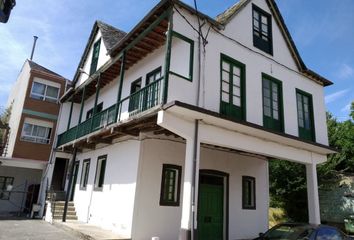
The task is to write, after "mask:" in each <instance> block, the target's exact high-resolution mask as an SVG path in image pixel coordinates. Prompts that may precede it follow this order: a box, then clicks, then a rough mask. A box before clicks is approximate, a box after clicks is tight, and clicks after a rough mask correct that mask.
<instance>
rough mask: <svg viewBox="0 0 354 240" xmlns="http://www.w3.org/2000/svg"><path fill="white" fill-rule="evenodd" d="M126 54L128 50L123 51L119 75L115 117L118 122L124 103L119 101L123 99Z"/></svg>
mask: <svg viewBox="0 0 354 240" xmlns="http://www.w3.org/2000/svg"><path fill="white" fill-rule="evenodd" d="M125 55H126V52H125V51H123V53H122V58H121V63H120V76H119V86H118V94H117V105H116V115H115V119H114V121H115V122H117V120H119V119H120V116H118V114H119V113H120V108H121V107H122V105H121V104H120V103H119V102H120V100H121V99H122V89H123V80H124V72H125Z"/></svg>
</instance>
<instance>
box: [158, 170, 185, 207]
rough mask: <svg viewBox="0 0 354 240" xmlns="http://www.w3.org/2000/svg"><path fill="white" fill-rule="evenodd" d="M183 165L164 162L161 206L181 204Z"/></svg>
mask: <svg viewBox="0 0 354 240" xmlns="http://www.w3.org/2000/svg"><path fill="white" fill-rule="evenodd" d="M181 174H182V167H181V166H177V165H172V164H163V166H162V180H161V193H160V206H179V202H180V192H181Z"/></svg>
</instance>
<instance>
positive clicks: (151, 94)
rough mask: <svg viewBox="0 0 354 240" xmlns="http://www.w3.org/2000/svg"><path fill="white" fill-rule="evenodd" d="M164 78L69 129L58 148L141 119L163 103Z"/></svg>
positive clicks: (59, 136) (61, 138) (60, 135)
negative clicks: (123, 123)
mask: <svg viewBox="0 0 354 240" xmlns="http://www.w3.org/2000/svg"><path fill="white" fill-rule="evenodd" d="M162 82H163V78H160V79H158V80H156V81H154V82H152V83H150V84H149V85H147V86H146V87H144V88H142V89H140V90H139V91H137V92H135V93H133V94H131V95H130V96H128V97H126V98H124V99H122V100H121V101H120V102H118V103H116V104H113V105H112V106H110V107H109V108H106V109H104V110H103V111H101V112H99V113H96V114H95V115H93V116H92V117H91V118H89V119H86V120H85V121H84V122H81V123H80V124H79V125H77V126H75V127H72V128H70V129H68V130H67V131H65V132H63V133H61V134H59V135H58V141H57V147H61V146H63V145H65V144H67V143H70V142H73V141H74V140H76V139H79V138H82V137H84V136H86V135H88V134H91V133H94V132H96V131H99V130H100V129H102V128H105V127H107V126H109V125H112V124H114V123H118V122H121V121H127V120H129V118H132V117H133V116H134V117H139V116H138V115H140V114H142V115H143V113H144V112H145V111H146V110H149V109H151V108H153V107H155V106H157V105H159V104H161V103H162V91H161V89H162V88H161V85H162Z"/></svg>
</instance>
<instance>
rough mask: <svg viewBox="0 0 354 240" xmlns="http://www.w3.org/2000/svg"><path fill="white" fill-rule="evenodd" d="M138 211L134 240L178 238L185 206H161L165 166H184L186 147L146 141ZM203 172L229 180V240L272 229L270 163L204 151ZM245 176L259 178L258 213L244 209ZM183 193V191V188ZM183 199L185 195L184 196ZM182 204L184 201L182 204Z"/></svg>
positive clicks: (215, 151) (209, 150) (140, 171)
mask: <svg viewBox="0 0 354 240" xmlns="http://www.w3.org/2000/svg"><path fill="white" fill-rule="evenodd" d="M141 154H142V158H141V161H140V165H139V179H138V185H137V193H136V207H135V212H134V228H133V235H132V237H133V239H136V240H143V239H150V238H151V237H153V236H158V237H160V239H178V234H179V229H180V224H181V211H182V209H181V206H179V207H169V206H160V205H159V198H160V190H161V189H160V188H161V174H162V165H163V164H176V165H180V166H182V184H181V186H183V172H184V161H185V144H184V143H178V142H173V141H170V140H147V139H146V140H144V141H143V143H142V152H141ZM200 159H201V160H200V169H209V170H210V169H212V170H218V171H222V172H225V173H228V174H229V175H230V178H229V199H228V201H229V239H250V238H254V237H256V235H257V234H258V232H264V231H265V230H266V229H267V227H268V203H269V200H268V189H269V186H268V170H267V169H268V163H267V161H265V160H261V159H257V158H255V157H249V156H243V155H239V154H235V153H228V152H224V151H219V150H212V149H208V148H201V156H200ZM242 176H253V177H255V178H256V206H257V209H256V210H243V209H242ZM181 194H183V189H181ZM181 199H182V196H181ZM181 203H182V201H181V202H180V204H181Z"/></svg>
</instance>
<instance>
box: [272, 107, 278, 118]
mask: <svg viewBox="0 0 354 240" xmlns="http://www.w3.org/2000/svg"><path fill="white" fill-rule="evenodd" d="M273 118H274V119H276V120H279V114H278V110H275V109H273Z"/></svg>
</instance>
